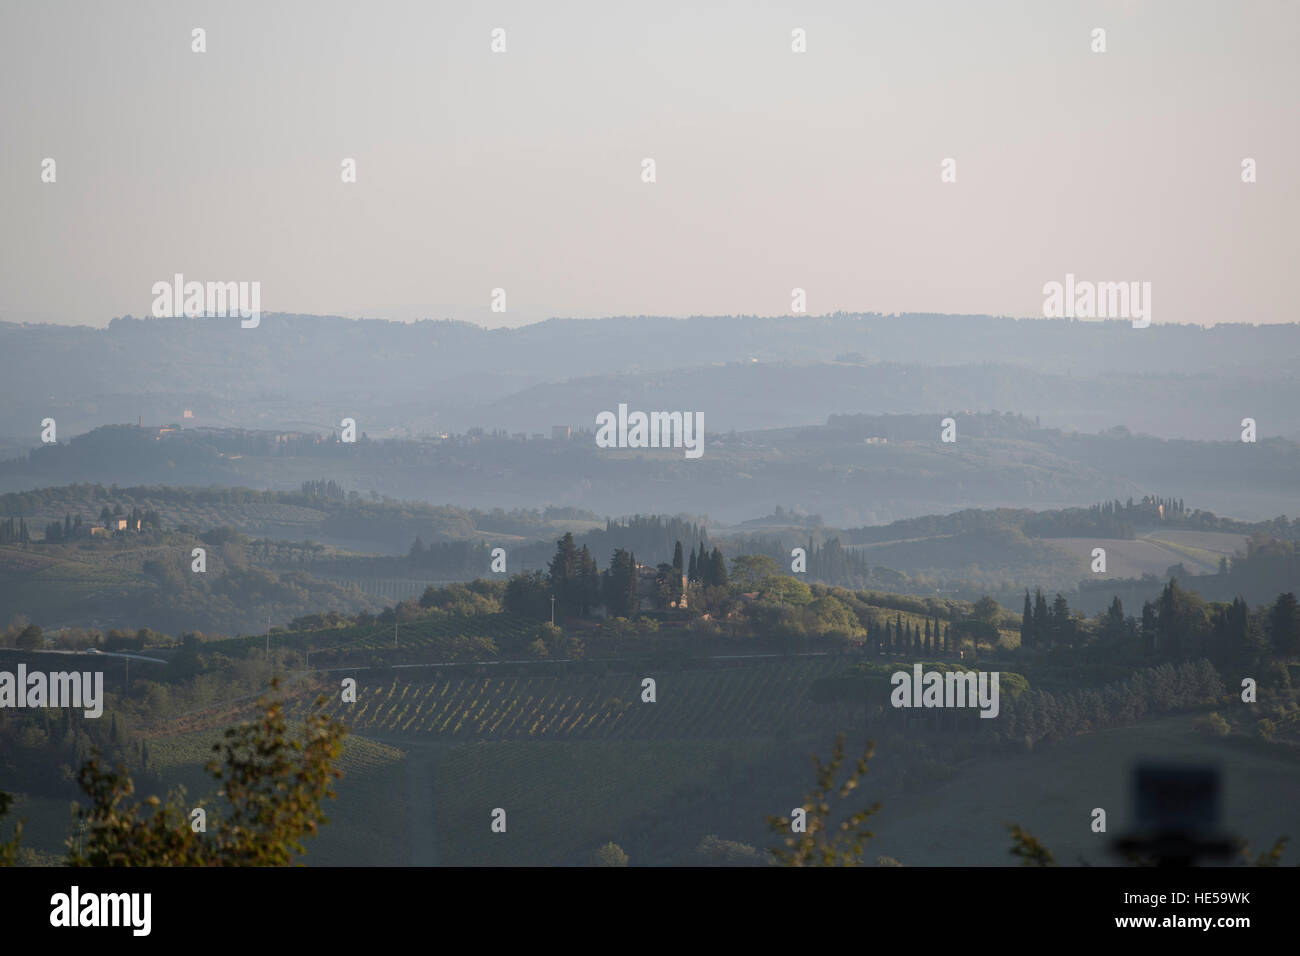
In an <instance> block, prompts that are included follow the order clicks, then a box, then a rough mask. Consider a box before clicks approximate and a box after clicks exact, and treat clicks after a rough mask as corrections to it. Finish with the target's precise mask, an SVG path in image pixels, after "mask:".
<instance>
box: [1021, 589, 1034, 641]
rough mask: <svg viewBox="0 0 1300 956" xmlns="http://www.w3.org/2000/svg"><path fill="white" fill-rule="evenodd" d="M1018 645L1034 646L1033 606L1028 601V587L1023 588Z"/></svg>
mask: <svg viewBox="0 0 1300 956" xmlns="http://www.w3.org/2000/svg"><path fill="white" fill-rule="evenodd" d="M1020 646H1021V647H1033V646H1034V608H1033V605H1032V604H1031V603H1030V601H1029V589H1028V588H1025V613H1024V614H1023V615H1021V617H1020Z"/></svg>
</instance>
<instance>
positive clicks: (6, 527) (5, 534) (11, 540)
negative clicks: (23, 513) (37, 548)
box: [0, 518, 32, 544]
mask: <svg viewBox="0 0 1300 956" xmlns="http://www.w3.org/2000/svg"><path fill="white" fill-rule="evenodd" d="M31 540H32V537H31V534H30V533H29V532H28V531H27V521H26V520H25V519H23V518H19V519H18V524H17V525H15V524H14V519H13V518H8V519H6V520H5V521H3V522H0V544H30V543H31Z"/></svg>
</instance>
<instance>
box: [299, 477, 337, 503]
mask: <svg viewBox="0 0 1300 956" xmlns="http://www.w3.org/2000/svg"><path fill="white" fill-rule="evenodd" d="M302 495H303V497H304V498H312V499H319V500H321V501H336V502H339V503H342V502H345V501H347V500H348V493H347V492H346V491H344V490H343V486H342V485H340V484H339V483H338V482H337V481H335V480H334V479H333V478H331V479H329V480H328V481H326V480H325V479H324V478H317V479H315V480H314V481H311V480H309V481H304V482H303V483H302Z"/></svg>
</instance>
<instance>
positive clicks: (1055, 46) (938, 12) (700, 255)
mask: <svg viewBox="0 0 1300 956" xmlns="http://www.w3.org/2000/svg"><path fill="white" fill-rule="evenodd" d="M194 27H203V28H204V29H205V30H206V31H207V52H206V53H202V54H196V53H192V52H191V50H190V45H191V32H190V31H191V30H192V28H194ZM494 27H501V28H504V29H505V31H506V44H507V52H506V53H504V54H493V53H492V52H491V51H490V43H491V36H490V33H491V30H492V29H493V28H494ZM796 27H801V28H803V29H805V30H806V31H807V52H806V53H804V54H796V53H792V52H791V31H792V30H793V29H794V28H796ZM1094 27H1103V28H1105V30H1106V43H1107V52H1105V53H1103V54H1097V53H1093V52H1091V50H1090V45H1091V42H1092V40H1091V31H1092V29H1093V28H1094ZM1298 27H1300V3H1296V2H1294V0H1246V2H1221V3H1205V2H1188V0H1171V2H1163V3H1119V2H1110V3H1107V2H1102V3H1066V2H1050V3H1039V2H1015V3H969V2H948V3H921V2H916V0H900V2H896V3H878V2H872V3H865V2H862V0H849V2H842V3H798V4H793V3H759V2H752V0H750V2H737V3H727V4H723V3H708V2H704V0H693V2H689V3H672V2H662V0H656V2H653V3H624V2H609V0H606V2H592V3H553V2H539V0H527V2H522V3H472V4H470V3H459V2H458V3H415V2H411V3H407V2H385V0H367V2H352V3H336V2H322V0H310V2H303V3H283V2H280V3H277V2H235V3H231V2H221V3H184V2H175V0H166V2H158V3H143V2H89V0H86V2H79V3H44V2H42V3H36V2H16V0H6V2H4V3H3V5H0V103H2V104H3V106H2V115H0V120H2V121H0V213H2V214H3V243H2V245H0V318H2V319H7V320H11V321H58V322H76V323H88V324H92V325H103V324H105V323H106V322H107V321H108V319H110V318H111V317H113V316H115V315H122V314H127V313H130V314H134V315H145V314H148V313H149V310H150V305H151V302H152V295H151V292H150V289H151V286H152V285H153V283H154V282H156V281H158V280H160V279H170V278H171V276H172V275H173V274H174V273H176V272H181V273H183V274H184V275H185V276H186V278H187V279H199V280H213V281H239V280H247V281H253V280H256V281H260V282H261V285H262V308H263V311H268V312H269V311H293V312H310V313H330V314H343V315H366V316H379V317H388V318H403V319H406V318H415V317H431V318H458V319H467V320H471V321H476V322H481V323H484V324H489V325H498V324H511V325H513V324H519V323H522V322H530V321H536V320H538V319H542V318H545V317H548V316H551V315H562V316H588V317H595V316H603V315H617V314H663V315H691V314H719V313H757V314H764V315H771V314H778V313H783V312H787V311H789V309H790V290H791V289H792V288H794V287H802V288H804V289H806V290H807V300H808V301H807V305H808V311H809V312H812V313H822V312H831V311H836V310H841V309H842V310H846V311H882V312H901V311H935V312H986V313H994V314H1000V313H1005V314H1012V315H1041V314H1042V306H1043V294H1042V287H1043V284H1044V283H1045V282H1048V281H1051V280H1054V279H1055V280H1058V281H1060V280H1062V279H1063V278H1064V276H1065V274H1066V273H1067V272H1073V273H1075V274H1076V276H1078V277H1079V278H1081V279H1093V280H1099V281H1110V280H1145V281H1150V282H1151V283H1152V300H1153V301H1152V306H1153V319H1154V321H1155V322H1171V321H1193V322H1201V323H1213V322H1216V321H1255V322H1282V321H1295V320H1296V319H1297V318H1298V316H1297V313H1296V309H1295V307H1294V302H1295V294H1294V289H1293V288H1292V279H1293V277H1294V275H1295V271H1296V261H1297V253H1298V252H1300V243H1298V242H1297V238H1296V224H1297V222H1300V189H1298V188H1297V182H1298V179H1297V174H1298V173H1300V169H1298V168H1297V167H1298V164H1297V156H1300V125H1298V124H1297V110H1296V99H1295V98H1296V91H1297V90H1300V55H1297V52H1296V50H1297V41H1298V40H1300V29H1298ZM45 157H53V158H54V159H55V160H56V162H57V175H58V180H57V182H56V183H54V184H46V183H42V182H41V179H40V174H41V162H42V159H43V158H45ZM344 157H353V158H355V159H356V161H357V178H358V181H357V183H355V184H344V183H343V182H341V179H340V171H341V166H340V163H341V161H342V160H343V158H344ZM646 157H652V158H653V159H654V160H655V161H656V164H657V182H655V183H653V184H647V183H643V182H642V181H641V161H642V159H643V158H646ZM945 157H952V158H954V159H955V160H956V162H957V182H956V183H950V184H946V183H941V182H940V177H939V173H940V163H941V161H942V160H943V159H944V158H945ZM1244 157H1253V158H1254V159H1255V160H1256V161H1257V164H1258V182H1257V183H1255V184H1253V185H1246V184H1243V183H1242V182H1241V161H1242V159H1243V158H1244ZM496 287H504V288H505V289H506V291H507V307H508V311H507V312H506V313H505V314H504V315H501V314H494V313H492V312H491V311H490V310H489V303H490V296H491V290H492V289H493V288H496Z"/></svg>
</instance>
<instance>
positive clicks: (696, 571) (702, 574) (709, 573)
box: [673, 541, 730, 588]
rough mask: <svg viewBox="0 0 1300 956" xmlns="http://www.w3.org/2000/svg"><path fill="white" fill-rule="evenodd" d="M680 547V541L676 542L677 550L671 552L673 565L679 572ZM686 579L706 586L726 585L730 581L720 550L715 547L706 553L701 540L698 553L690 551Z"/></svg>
mask: <svg viewBox="0 0 1300 956" xmlns="http://www.w3.org/2000/svg"><path fill="white" fill-rule="evenodd" d="M681 547H682V543H681V542H680V541H679V542H677V550H676V551H675V552H674V554H673V567H674V568H676V569H677V572H678V573H679V574H680V573H681V570H682V565H681V559H682V552H681ZM686 580H687V581H688V582H690V583H692V584H699V585H702V586H704V587H706V588H725V587H727V586H728V584H729V583H730V582H729V581H728V580H727V561H726V559H725V558H724V557H723V556H722V551H721V550H719V549H718V548H716V547H715V548H714V549H713V550H712V551H711V552H709V553H707V554H706V553H705V551H704V542H703V541H701V542H700V550H699V553H698V554H697V553H695V552H693V551H692V552H691V560H690V564H689V565H688V566H687V568H686Z"/></svg>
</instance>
